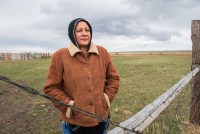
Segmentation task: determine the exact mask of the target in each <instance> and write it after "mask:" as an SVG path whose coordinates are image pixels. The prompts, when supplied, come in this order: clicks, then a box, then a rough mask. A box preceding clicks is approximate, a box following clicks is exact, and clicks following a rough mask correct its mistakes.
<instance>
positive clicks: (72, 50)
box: [68, 42, 99, 57]
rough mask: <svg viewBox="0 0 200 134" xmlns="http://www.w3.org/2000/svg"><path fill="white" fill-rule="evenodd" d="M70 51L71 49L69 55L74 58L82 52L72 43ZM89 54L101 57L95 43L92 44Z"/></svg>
mask: <svg viewBox="0 0 200 134" xmlns="http://www.w3.org/2000/svg"><path fill="white" fill-rule="evenodd" d="M68 49H69V53H70V55H71V56H72V57H73V56H74V55H75V54H76V53H78V52H81V50H80V49H78V48H77V47H76V46H75V45H74V44H73V43H72V42H71V43H70V45H69V47H68ZM88 53H95V54H97V55H99V52H98V49H97V46H96V45H94V44H93V42H91V45H90V49H89V51H88Z"/></svg>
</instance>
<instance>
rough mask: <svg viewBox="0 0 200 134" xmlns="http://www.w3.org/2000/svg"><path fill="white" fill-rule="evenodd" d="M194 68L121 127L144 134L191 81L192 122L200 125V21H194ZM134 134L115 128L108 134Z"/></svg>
mask: <svg viewBox="0 0 200 134" xmlns="http://www.w3.org/2000/svg"><path fill="white" fill-rule="evenodd" d="M191 39H192V67H191V70H192V71H191V72H190V73H188V74H187V75H186V76H185V77H184V78H182V79H181V80H180V81H179V82H178V83H176V84H175V85H174V86H172V87H171V88H170V89H169V90H167V91H166V92H165V93H164V94H162V95H161V96H159V97H158V98H157V99H156V100H154V101H153V102H152V103H150V104H148V105H147V106H145V107H144V108H143V109H142V110H141V111H139V112H138V113H136V114H135V115H134V116H132V117H131V118H129V119H128V120H126V121H124V122H121V123H120V126H122V127H124V128H128V129H133V130H135V131H136V132H140V133H141V132H142V131H143V130H144V129H145V128H147V127H148V126H149V125H150V124H151V122H153V121H154V120H155V119H156V118H157V117H158V116H159V114H160V113H161V112H162V111H163V110H165V108H166V107H167V106H168V105H169V103H170V102H171V101H172V100H173V99H174V98H175V97H176V96H177V95H178V94H179V93H180V92H181V91H182V90H183V89H184V88H183V87H185V86H186V85H187V84H188V83H189V82H190V81H191V82H192V83H191V87H192V97H191V98H192V100H191V107H190V117H189V118H190V122H191V123H193V124H195V125H200V75H199V74H200V71H199V70H200V20H193V21H192V35H191ZM128 133H134V132H130V131H126V130H124V129H122V128H120V127H115V128H114V129H112V130H110V131H109V132H108V134H128Z"/></svg>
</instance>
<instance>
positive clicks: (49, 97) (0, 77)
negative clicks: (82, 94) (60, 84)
mask: <svg viewBox="0 0 200 134" xmlns="http://www.w3.org/2000/svg"><path fill="white" fill-rule="evenodd" d="M0 80H2V81H4V82H6V83H9V84H12V85H15V86H17V87H19V88H21V89H23V91H25V92H27V93H29V94H33V95H38V96H41V97H43V98H46V99H49V100H51V101H53V102H55V103H57V104H59V105H61V106H66V107H70V108H71V109H72V110H74V111H77V112H79V113H82V114H84V115H86V116H89V117H92V118H95V119H97V120H99V121H101V122H107V123H109V124H111V125H113V126H116V127H120V128H122V129H123V130H124V131H129V132H132V133H136V134H141V132H139V131H136V130H135V129H134V128H132V129H129V128H127V127H123V126H121V125H120V124H119V123H118V122H114V121H112V120H110V119H104V118H102V117H100V116H98V115H95V114H93V113H90V112H87V111H84V110H82V109H80V108H78V107H75V106H73V105H69V104H66V103H63V102H62V101H60V100H58V99H56V98H54V97H51V96H48V95H45V94H41V93H40V92H38V91H37V90H36V89H34V88H32V87H28V86H26V85H21V84H18V83H16V82H13V81H11V80H10V79H9V78H7V77H4V76H1V75H0Z"/></svg>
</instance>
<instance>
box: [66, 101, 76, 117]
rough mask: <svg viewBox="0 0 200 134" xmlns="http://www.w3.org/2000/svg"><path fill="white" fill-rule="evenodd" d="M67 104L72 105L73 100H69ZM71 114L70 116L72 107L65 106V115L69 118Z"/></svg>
mask: <svg viewBox="0 0 200 134" xmlns="http://www.w3.org/2000/svg"><path fill="white" fill-rule="evenodd" d="M69 105H72V106H73V105H74V101H73V100H71V101H69ZM71 116H72V109H71V108H70V107H68V108H67V112H66V117H67V118H71Z"/></svg>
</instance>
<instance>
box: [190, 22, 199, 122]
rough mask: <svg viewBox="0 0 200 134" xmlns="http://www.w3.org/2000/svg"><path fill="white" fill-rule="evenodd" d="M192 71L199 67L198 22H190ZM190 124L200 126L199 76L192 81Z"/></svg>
mask: <svg viewBox="0 0 200 134" xmlns="http://www.w3.org/2000/svg"><path fill="white" fill-rule="evenodd" d="M191 30H192V33H191V34H192V35H191V39H192V69H194V68H195V67H200V20H193V21H192V27H191ZM190 122H191V123H193V124H197V125H200V75H198V74H197V76H196V77H194V79H193V81H192V100H191V108H190Z"/></svg>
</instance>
